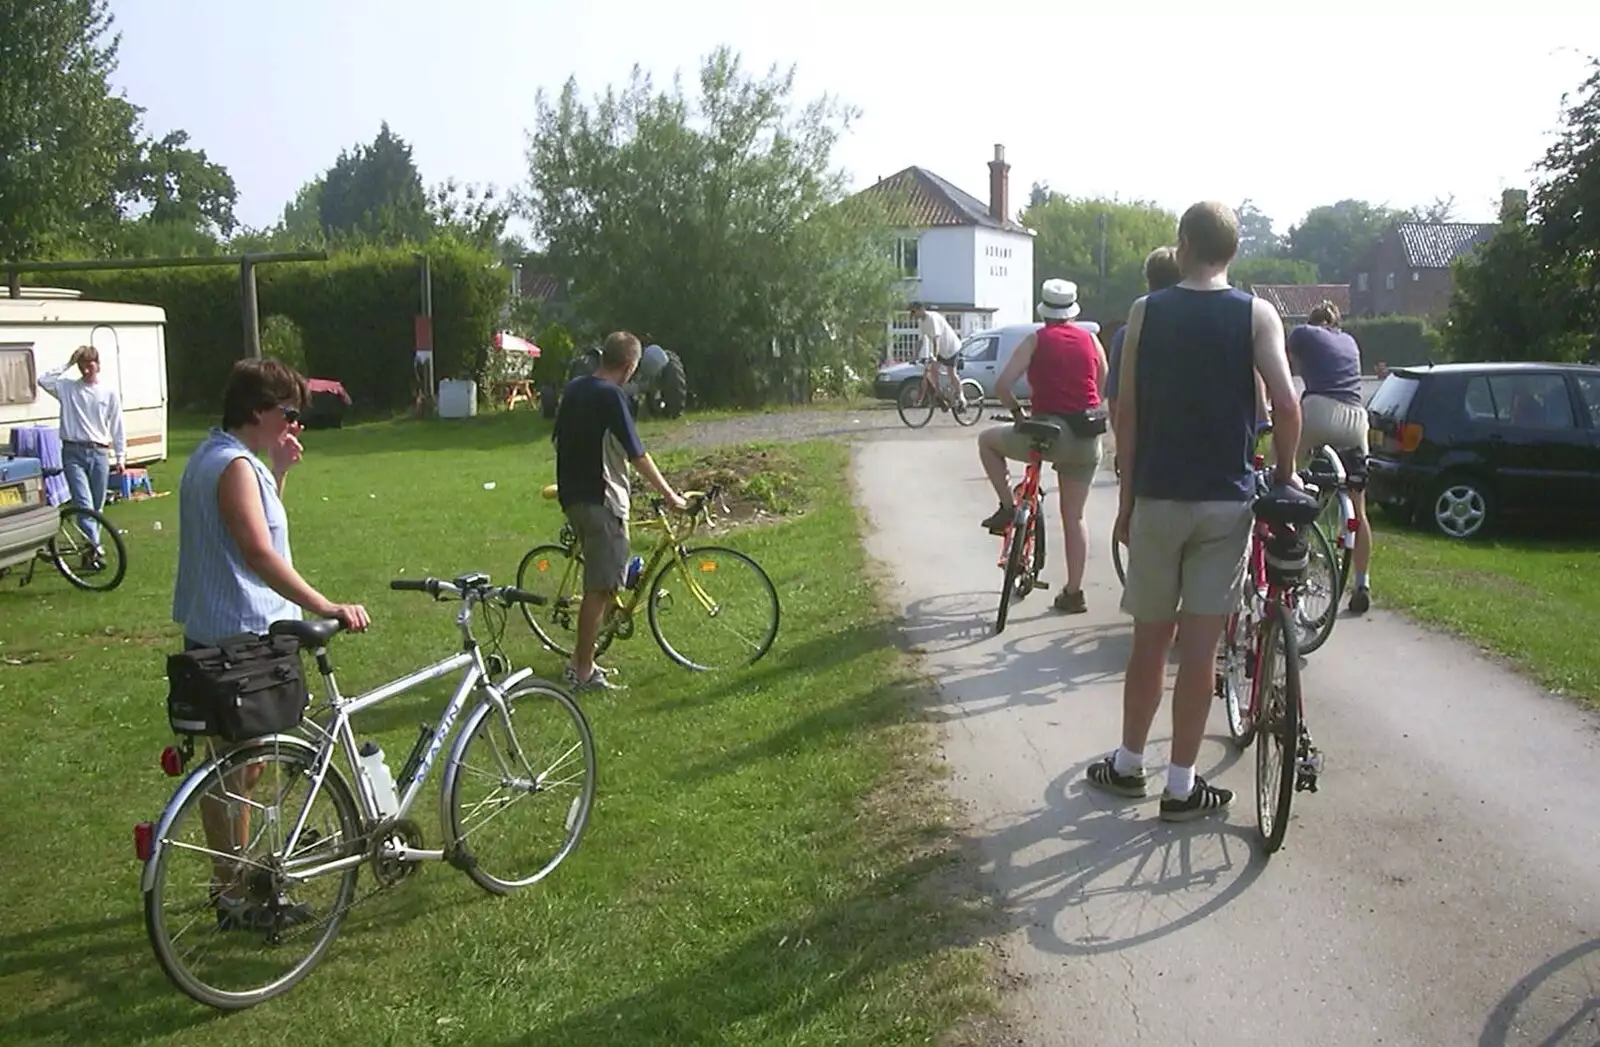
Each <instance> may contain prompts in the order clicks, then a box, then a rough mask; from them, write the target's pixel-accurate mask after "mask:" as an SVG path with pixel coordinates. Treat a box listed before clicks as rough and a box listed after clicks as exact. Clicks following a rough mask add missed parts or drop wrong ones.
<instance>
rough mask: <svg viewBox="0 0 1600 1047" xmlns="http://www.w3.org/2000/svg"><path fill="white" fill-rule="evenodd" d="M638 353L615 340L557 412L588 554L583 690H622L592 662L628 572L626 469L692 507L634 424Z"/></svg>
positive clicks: (573, 505)
mask: <svg viewBox="0 0 1600 1047" xmlns="http://www.w3.org/2000/svg"><path fill="white" fill-rule="evenodd" d="M639 353H640V348H639V339H637V338H635V337H634V336H633V335H631V334H629V333H628V332H626V331H617V332H615V333H613V334H611V335H609V336H608V337H607V338H606V342H605V346H604V347H603V348H602V349H601V351H600V366H599V367H598V368H596V369H595V372H594V373H593V374H591V375H585V376H583V377H581V378H574V379H573V380H572V381H570V382H568V383H567V387H566V389H564V390H562V393H561V406H560V407H559V408H558V409H557V411H556V422H555V434H554V439H555V444H556V485H557V488H558V493H559V496H560V499H561V509H562V511H563V512H565V513H566V514H567V520H568V522H570V523H571V524H572V529H573V530H574V531H576V532H577V534H578V544H579V547H580V548H581V549H582V551H583V605H582V607H580V608H579V611H578V638H577V642H576V643H575V644H574V645H573V648H572V664H570V665H568V666H567V671H566V678H567V683H568V684H570V685H571V686H572V687H573V689H574V690H579V691H582V690H589V689H591V688H615V687H616V685H615V684H613V683H611V682H609V681H608V680H607V679H606V671H605V670H603V669H601V668H600V667H599V666H597V665H595V664H594V645H595V639H596V637H597V636H599V633H600V622H601V619H602V618H603V617H604V616H605V611H606V607H607V606H608V605H609V604H610V603H611V601H612V600H613V599H614V598H615V596H616V592H617V590H618V589H619V588H621V587H622V583H623V577H624V575H625V574H626V573H627V569H628V559H629V549H628V524H627V520H628V511H629V496H628V464H629V463H630V462H631V463H632V464H633V466H634V467H635V468H637V469H638V470H639V472H641V473H643V474H644V478H645V479H646V480H647V481H649V483H650V486H651V487H654V488H655V489H656V491H658V492H659V493H660V494H661V497H663V498H664V499H666V501H667V504H669V505H671V506H672V507H673V508H674V509H678V510H682V509H684V508H685V507H686V506H687V505H688V503H687V502H685V501H684V499H683V497H682V496H681V495H679V494H678V492H677V491H675V490H673V489H672V485H671V484H669V483H667V481H666V478H665V477H663V476H662V475H661V470H659V469H657V468H656V463H655V461H654V460H653V459H651V457H650V455H649V453H648V452H646V451H645V449H644V444H643V443H641V442H640V441H639V433H638V431H637V430H636V429H634V426H633V413H632V412H631V411H629V410H628V397H627V394H626V393H624V392H623V391H622V384H623V383H624V382H626V381H627V380H628V379H629V378H630V377H632V375H633V372H634V369H635V368H636V367H638V366H639Z"/></svg>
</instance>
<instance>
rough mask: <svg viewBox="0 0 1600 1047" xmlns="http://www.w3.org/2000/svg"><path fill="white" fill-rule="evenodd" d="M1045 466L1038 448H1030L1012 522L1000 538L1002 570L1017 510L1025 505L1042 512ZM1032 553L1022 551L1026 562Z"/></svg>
mask: <svg viewBox="0 0 1600 1047" xmlns="http://www.w3.org/2000/svg"><path fill="white" fill-rule="evenodd" d="M1043 465H1044V456H1043V455H1042V454H1040V453H1039V450H1038V449H1037V448H1030V449H1029V451H1028V464H1027V465H1026V466H1024V467H1023V470H1022V482H1021V483H1019V484H1017V486H1016V488H1015V490H1016V498H1015V500H1014V501H1013V502H1012V503H1011V508H1012V514H1011V522H1010V523H1008V524H1006V530H1005V533H1004V534H1003V535H1001V536H1000V559H999V560H998V561H997V566H998V567H1000V569H1001V570H1004V569H1005V566H1006V551H1007V550H1008V549H1010V548H1011V534H1012V532H1013V531H1014V530H1015V529H1016V526H1017V514H1016V511H1015V510H1017V509H1018V508H1020V507H1021V506H1023V505H1028V506H1029V507H1030V508H1031V509H1032V510H1033V511H1034V512H1036V513H1037V512H1039V511H1040V502H1039V474H1040V473H1041V472H1042V471H1043ZM1032 553H1033V550H1032V549H1031V548H1027V549H1024V550H1023V551H1022V555H1023V559H1024V561H1026V560H1027V559H1028V557H1029V556H1031V555H1032Z"/></svg>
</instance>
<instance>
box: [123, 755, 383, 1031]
mask: <svg viewBox="0 0 1600 1047" xmlns="http://www.w3.org/2000/svg"><path fill="white" fill-rule="evenodd" d="M315 763H316V750H315V749H313V748H312V747H311V746H310V745H308V744H306V743H305V742H303V741H301V740H300V739H298V738H289V737H279V738H268V739H263V740H261V741H259V742H254V743H247V744H245V745H242V746H240V747H239V748H237V749H234V750H233V751H232V752H229V753H227V754H226V755H224V756H222V757H221V758H220V759H217V760H213V761H208V762H207V763H205V764H203V765H202V766H201V767H199V768H197V769H196V770H195V772H194V773H193V774H192V775H190V777H189V778H188V779H186V780H185V781H184V783H183V784H182V785H181V786H179V788H178V791H177V793H175V794H174V796H173V799H172V801H171V802H170V804H169V806H168V808H167V810H166V812H164V813H163V815H162V819H161V822H160V824H159V825H158V826H157V828H156V838H155V840H154V842H153V846H152V850H151V853H150V859H149V864H148V866H147V867H146V871H145V874H144V884H145V886H144V916H145V930H146V932H147V933H148V934H149V937H150V944H151V946H152V947H153V948H154V950H155V954H156V960H157V962H158V963H160V964H161V969H162V970H163V971H165V972H166V974H167V977H168V978H170V979H171V980H172V983H173V984H174V985H176V986H177V987H178V988H179V989H181V990H183V992H184V993H186V994H187V995H189V996H190V997H191V998H193V999H195V1000H197V1001H199V1002H200V1003H203V1004H206V1005H208V1006H211V1007H215V1008H217V1009H219V1010H225V1011H235V1010H241V1009H243V1008H245V1007H251V1006H254V1005H255V1004H258V1003H261V1002H263V1001H265V1000H269V999H271V998H272V997H274V996H279V995H281V994H283V993H285V992H288V991H289V989H291V988H293V987H294V985H295V984H296V983H298V982H299V981H300V980H301V979H302V978H304V977H305V976H306V975H307V974H309V973H310V972H311V969H312V968H313V967H315V966H316V965H317V963H318V961H320V960H321V959H322V957H323V955H324V954H325V953H326V952H327V950H328V947H329V946H330V945H331V944H332V943H333V938H334V935H336V934H337V933H338V931H339V924H340V923H341V922H342V921H343V920H344V915H345V912H346V911H347V910H348V909H349V907H350V905H351V903H352V902H353V900H354V897H355V889H356V879H357V877H358V876H359V875H360V870H361V866H360V865H359V864H355V865H348V866H345V867H343V868H336V869H334V870H332V871H330V872H327V873H322V874H320V875H315V876H312V877H311V878H309V879H305V880H304V881H303V882H295V881H294V880H292V879H289V877H291V876H294V875H302V876H304V875H310V874H311V871H312V870H314V869H318V868H322V867H326V866H327V865H329V864H331V863H333V862H334V861H336V860H338V859H341V858H347V857H349V856H351V855H355V854H359V853H361V852H362V851H363V850H364V849H365V840H364V838H363V836H362V826H361V817H360V814H359V813H358V809H357V807H356V803H355V799H354V797H353V796H352V795H351V792H350V787H349V785H347V784H346V783H345V780H344V776H343V775H342V774H340V773H339V770H338V768H337V767H335V766H332V765H329V767H328V768H327V771H326V773H325V775H324V777H323V779H322V783H321V787H320V788H317V789H315V791H313V784H314V783H313V781H312V777H311V771H312V768H313V767H314V766H315ZM302 820H303V822H304V829H303V830H302V831H301V833H300V835H299V837H298V838H296V839H295V840H294V841H293V843H294V846H293V848H291V847H290V846H289V844H290V842H291V841H290V839H289V835H290V833H291V830H292V829H293V828H294V827H295V826H296V825H298V824H300V823H301V822H302ZM208 822H211V823H213V824H209V825H208V824H207V823H208ZM219 838H220V839H219ZM219 890H222V891H223V892H224V893H226V894H227V895H228V896H230V897H238V898H241V899H242V904H236V905H233V906H228V907H226V908H219V906H218V902H217V899H216V895H217V893H218V892H219Z"/></svg>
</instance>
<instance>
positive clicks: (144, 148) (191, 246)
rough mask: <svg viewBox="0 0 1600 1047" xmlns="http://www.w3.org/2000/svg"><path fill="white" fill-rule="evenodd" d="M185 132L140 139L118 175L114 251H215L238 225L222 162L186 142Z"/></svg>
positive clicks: (234, 191)
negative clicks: (119, 216)
mask: <svg viewBox="0 0 1600 1047" xmlns="http://www.w3.org/2000/svg"><path fill="white" fill-rule="evenodd" d="M188 141H189V135H188V133H187V132H185V131H173V132H171V133H169V134H168V135H166V136H165V137H164V138H162V139H160V140H159V141H154V140H152V141H147V142H144V143H141V144H140V146H139V147H138V149H137V150H136V151H135V153H134V155H133V156H132V157H131V158H130V160H129V162H128V163H127V165H126V166H125V168H124V170H123V172H122V173H121V175H120V176H119V181H120V182H121V183H122V185H123V190H122V193H121V203H120V207H119V210H120V211H121V212H122V213H123V214H124V216H127V215H129V214H131V213H132V212H135V211H140V210H142V211H143V213H142V214H141V215H140V216H139V217H137V218H132V219H130V218H127V217H124V220H123V221H122V222H121V224H120V225H119V227H118V230H117V234H116V239H117V244H118V248H119V250H120V252H121V253H122V254H126V255H128V256H129V257H133V258H148V257H169V256H186V255H206V254H215V253H216V252H217V251H218V250H219V249H220V247H221V244H222V242H223V240H224V239H225V238H226V237H227V236H228V235H229V234H231V233H232V232H233V231H234V229H236V228H237V227H238V222H237V221H236V220H235V219H234V216H233V208H234V204H235V203H237V202H238V198H239V191H238V188H237V187H236V186H235V185H234V183H233V176H232V175H230V174H229V173H228V170H227V168H225V167H223V166H221V165H220V164H214V163H212V162H211V161H210V160H209V159H207V157H206V154H205V150H203V149H189V148H186V146H187V144H188Z"/></svg>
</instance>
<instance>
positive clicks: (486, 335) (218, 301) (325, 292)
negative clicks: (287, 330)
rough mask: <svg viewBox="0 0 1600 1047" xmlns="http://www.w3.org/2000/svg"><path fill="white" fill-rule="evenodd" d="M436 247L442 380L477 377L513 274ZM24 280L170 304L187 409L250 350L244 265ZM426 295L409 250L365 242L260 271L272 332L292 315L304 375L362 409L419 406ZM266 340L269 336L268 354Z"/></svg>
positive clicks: (172, 369) (437, 367)
mask: <svg viewBox="0 0 1600 1047" xmlns="http://www.w3.org/2000/svg"><path fill="white" fill-rule="evenodd" d="M427 252H428V260H429V265H430V267H431V269H432V275H433V344H434V358H433V359H434V374H435V377H436V378H438V379H440V380H443V379H446V378H452V377H455V378H460V377H468V376H471V377H473V378H477V377H479V376H480V372H481V370H482V368H483V365H484V357H485V355H486V353H487V351H488V347H489V345H490V340H491V339H492V337H493V335H494V329H495V325H496V323H497V322H498V320H499V315H500V307H501V305H502V303H503V302H504V300H505V295H506V285H507V280H506V277H505V275H504V274H503V273H502V272H501V271H500V270H499V269H498V268H497V267H496V266H495V264H494V261H493V259H492V258H491V257H490V256H489V255H487V254H485V253H482V252H479V251H475V250H473V249H471V248H467V247H463V246H459V245H454V244H448V243H445V244H432V245H429V247H428V249H427ZM23 282H24V283H35V284H37V283H48V284H50V285H53V286H63V285H64V286H67V287H75V288H78V289H80V290H82V291H83V293H84V296H85V297H86V298H93V299H99V300H102V301H114V302H138V303H142V304H146V305H159V306H161V307H162V308H164V309H165V310H166V311H167V329H166V338H167V387H168V396H169V399H170V400H171V402H172V403H174V404H175V405H177V406H180V407H184V408H195V409H199V410H211V409H214V408H216V407H217V406H218V404H219V403H220V399H221V391H222V384H223V382H224V380H225V379H226V377H227V373H228V369H229V368H230V367H232V366H233V362H234V361H235V360H237V359H239V357H240V356H242V355H243V353H244V333H243V331H244V328H243V319H242V311H241V310H242V306H241V300H240V290H239V271H238V269H237V268H236V267H233V266H226V265H220V266H216V267H209V266H208V267H203V268H189V269H127V270H106V271H104V272H81V273H80V272H69V273H50V274H35V275H33V276H31V277H30V276H29V275H28V274H24V276H23ZM421 298H422V292H421V275H420V263H419V262H418V260H417V258H416V255H415V251H414V250H413V249H411V248H366V249H361V250H355V251H350V252H346V253H340V254H337V255H333V256H331V257H330V258H329V259H328V261H326V262H277V263H270V264H266V265H261V266H259V267H257V269H256V300H257V305H258V307H259V309H260V315H261V322H262V326H263V328H266V327H267V325H268V321H269V318H271V317H273V316H282V317H286V318H287V319H289V320H291V321H293V323H294V327H295V328H297V329H298V331H299V333H300V336H301V347H302V351H303V352H304V358H305V367H306V373H307V375H308V376H310V377H313V378H333V379H337V380H338V381H340V382H343V383H344V386H345V388H346V389H347V390H349V392H350V396H351V399H352V400H354V401H355V404H354V406H355V408H356V410H358V411H369V410H379V411H384V410H393V409H395V408H398V407H403V406H406V405H408V404H410V402H411V396H412V356H413V350H414V346H415V317H416V315H417V314H418V313H419V312H420V311H421ZM269 348H270V347H269V346H268V345H266V344H264V345H263V347H262V351H263V352H267V351H268V350H269Z"/></svg>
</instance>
